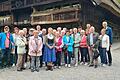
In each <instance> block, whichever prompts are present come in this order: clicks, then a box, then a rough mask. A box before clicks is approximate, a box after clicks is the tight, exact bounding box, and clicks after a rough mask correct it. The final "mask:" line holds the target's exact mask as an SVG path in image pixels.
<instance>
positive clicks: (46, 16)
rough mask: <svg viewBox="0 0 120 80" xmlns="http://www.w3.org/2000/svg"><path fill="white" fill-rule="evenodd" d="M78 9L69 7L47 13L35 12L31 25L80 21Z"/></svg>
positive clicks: (47, 11)
mask: <svg viewBox="0 0 120 80" xmlns="http://www.w3.org/2000/svg"><path fill="white" fill-rule="evenodd" d="M79 11H80V8H78V7H68V8H61V9H50V10H46V11H40V12H34V13H33V14H32V15H31V24H33V25H34V24H56V23H69V22H77V21H79V14H80V13H79Z"/></svg>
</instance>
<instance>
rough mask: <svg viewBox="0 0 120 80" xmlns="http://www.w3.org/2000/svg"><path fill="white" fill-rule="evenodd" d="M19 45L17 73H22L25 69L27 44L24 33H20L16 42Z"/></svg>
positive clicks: (21, 31)
mask: <svg viewBox="0 0 120 80" xmlns="http://www.w3.org/2000/svg"><path fill="white" fill-rule="evenodd" d="M16 44H17V53H18V60H17V71H22V68H24V58H23V57H24V53H25V52H26V50H25V45H26V44H27V41H26V38H25V37H24V31H23V30H20V31H19V37H18V38H17V40H16Z"/></svg>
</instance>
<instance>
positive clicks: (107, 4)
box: [94, 0, 120, 17]
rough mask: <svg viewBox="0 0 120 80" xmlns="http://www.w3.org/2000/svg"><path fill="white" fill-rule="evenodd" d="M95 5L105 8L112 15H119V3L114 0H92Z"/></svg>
mask: <svg viewBox="0 0 120 80" xmlns="http://www.w3.org/2000/svg"><path fill="white" fill-rule="evenodd" d="M94 1H95V2H96V3H97V5H100V6H101V7H103V8H106V9H107V10H109V11H110V12H112V13H113V14H114V15H116V16H118V17H120V6H119V5H120V4H119V3H118V2H117V1H116V0H94Z"/></svg>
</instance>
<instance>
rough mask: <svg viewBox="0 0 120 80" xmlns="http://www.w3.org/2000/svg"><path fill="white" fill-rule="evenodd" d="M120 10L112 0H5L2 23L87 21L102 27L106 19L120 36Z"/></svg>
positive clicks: (0, 5) (49, 24)
mask: <svg viewBox="0 0 120 80" xmlns="http://www.w3.org/2000/svg"><path fill="white" fill-rule="evenodd" d="M93 1H95V2H93ZM107 2H108V3H110V4H108V3H107ZM76 5H79V7H76ZM119 10H120V9H119V8H117V6H115V5H114V3H113V2H112V0H106V3H104V0H2V1H0V26H4V25H18V26H20V27H21V28H22V27H31V26H34V25H37V24H40V25H41V26H42V27H54V28H56V27H58V26H61V27H68V28H73V27H78V26H80V25H81V26H83V28H86V27H85V25H86V24H87V23H90V24H92V25H93V26H95V27H96V30H97V31H100V29H101V28H102V27H101V23H102V21H103V20H107V21H108V23H109V25H110V26H111V27H112V28H113V30H114V37H115V38H118V37H120V34H118V32H119V30H120V27H119V25H120V23H119V22H118V21H120V14H119ZM0 28H1V27H0Z"/></svg>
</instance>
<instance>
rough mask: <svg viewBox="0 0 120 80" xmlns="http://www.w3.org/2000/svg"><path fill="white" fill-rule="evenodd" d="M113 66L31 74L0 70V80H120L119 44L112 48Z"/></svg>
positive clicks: (42, 71)
mask: <svg viewBox="0 0 120 80" xmlns="http://www.w3.org/2000/svg"><path fill="white" fill-rule="evenodd" d="M112 56H113V65H112V66H111V67H109V66H106V67H100V66H99V67H98V68H97V69H94V68H90V67H88V66H85V65H79V66H78V67H71V68H65V67H62V68H61V69H55V70H54V71H45V68H41V69H40V72H34V73H31V71H30V70H29V69H27V70H25V71H23V72H17V71H16V68H15V67H14V68H11V69H7V68H6V69H2V70H0V80H120V43H114V44H113V46H112Z"/></svg>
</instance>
